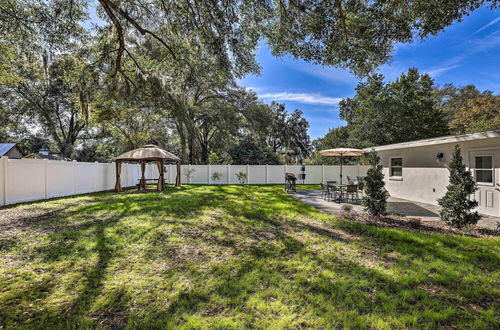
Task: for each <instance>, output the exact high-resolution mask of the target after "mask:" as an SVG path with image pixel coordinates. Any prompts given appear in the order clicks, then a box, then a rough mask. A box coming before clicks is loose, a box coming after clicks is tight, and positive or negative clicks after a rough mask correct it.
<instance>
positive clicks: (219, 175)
mask: <svg viewBox="0 0 500 330" xmlns="http://www.w3.org/2000/svg"><path fill="white" fill-rule="evenodd" d="M222 176H223V175H222V173H219V172H214V173H212V181H213V183H215V181H218V180H220V179H222Z"/></svg>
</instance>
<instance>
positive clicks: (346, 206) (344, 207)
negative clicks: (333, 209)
mask: <svg viewBox="0 0 500 330" xmlns="http://www.w3.org/2000/svg"><path fill="white" fill-rule="evenodd" d="M341 209H342V211H345V212H351V211H352V205H349V204H343V205H342V207H341Z"/></svg>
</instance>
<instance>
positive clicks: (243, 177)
mask: <svg viewBox="0 0 500 330" xmlns="http://www.w3.org/2000/svg"><path fill="white" fill-rule="evenodd" d="M235 176H236V178H237V179H238V181H239V182H240V184H245V183H246V182H247V178H248V175H247V174H246V173H245V172H238V173H236V174H235Z"/></svg>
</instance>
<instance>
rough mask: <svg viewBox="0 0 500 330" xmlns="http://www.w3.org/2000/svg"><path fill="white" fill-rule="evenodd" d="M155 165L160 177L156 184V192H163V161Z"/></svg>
mask: <svg viewBox="0 0 500 330" xmlns="http://www.w3.org/2000/svg"><path fill="white" fill-rule="evenodd" d="M156 165H158V173H160V177H159V178H158V184H157V185H156V190H158V191H163V190H165V179H164V176H165V175H164V168H163V159H161V160H159V161H158V162H157V163H156Z"/></svg>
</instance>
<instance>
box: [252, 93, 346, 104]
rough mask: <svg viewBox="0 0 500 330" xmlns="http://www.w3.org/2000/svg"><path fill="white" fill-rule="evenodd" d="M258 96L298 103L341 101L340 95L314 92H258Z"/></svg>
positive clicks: (331, 102)
mask: <svg viewBox="0 0 500 330" xmlns="http://www.w3.org/2000/svg"><path fill="white" fill-rule="evenodd" d="M259 97H260V98H263V99H267V100H273V101H293V102H298V103H307V104H319V105H334V106H338V104H339V102H340V101H342V99H343V98H341V97H329V96H324V95H321V94H316V93H289V92H280V93H265V94H259Z"/></svg>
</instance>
